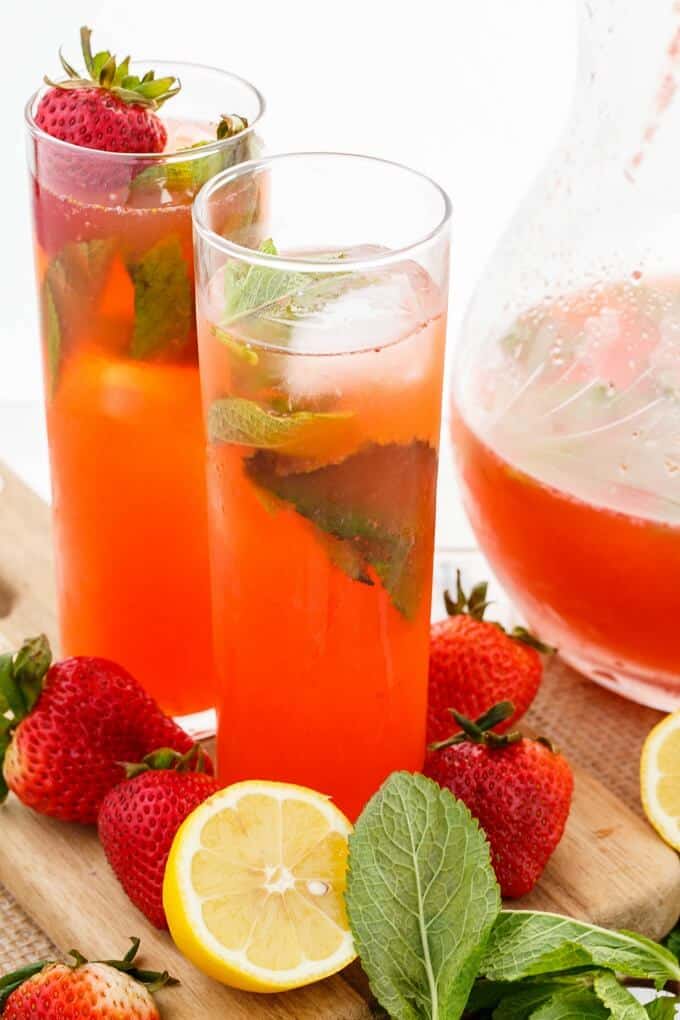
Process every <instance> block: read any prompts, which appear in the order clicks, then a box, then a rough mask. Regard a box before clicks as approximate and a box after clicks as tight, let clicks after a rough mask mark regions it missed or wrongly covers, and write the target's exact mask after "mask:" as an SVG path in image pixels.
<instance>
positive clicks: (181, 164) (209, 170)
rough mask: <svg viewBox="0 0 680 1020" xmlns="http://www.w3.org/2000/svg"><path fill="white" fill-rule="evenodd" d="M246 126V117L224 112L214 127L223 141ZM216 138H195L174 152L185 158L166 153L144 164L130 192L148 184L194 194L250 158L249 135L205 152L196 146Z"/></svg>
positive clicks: (251, 157)
mask: <svg viewBox="0 0 680 1020" xmlns="http://www.w3.org/2000/svg"><path fill="white" fill-rule="evenodd" d="M247 127H248V121H247V119H246V118H245V117H239V116H238V115H236V114H233V115H225V116H223V117H222V119H221V120H220V123H219V124H218V126H217V131H216V138H215V140H216V141H223V140H225V139H228V138H235V137H236V136H237V135H240V134H242V133H243V132H244V131H246V129H247ZM215 140H212V139H205V140H204V141H200V142H194V144H193V145H189V146H187V147H186V148H185V149H178V150H177V152H176V155H179V154H180V153H182V152H186V154H187V158H186V159H171V160H169V159H168V158H167V157H166V158H165V159H160V160H159V161H158V162H157V163H152V164H151V165H150V166H147V167H145V169H144V170H142V171H141V172H140V173H138V174H137V175H136V177H135V178H134V179H133V181H132V184H131V189H132V191H133V193H134V192H135V191H140V190H143V189H144V188H148V187H163V188H166V189H167V190H168V191H170V192H179V191H186V192H189V193H190V194H195V193H196V192H197V191H198V190H199V189H200V188H201V187H202V186H203V185H204V184H205V183H206V181H209V180H210V179H211V178H212V177H215V176H216V175H217V174H219V173H221V171H222V170H227V169H228V168H229V167H230V166H234V165H235V164H236V163H244V162H246V160H249V159H253V158H255V156H254V155H253V153H252V148H253V147H252V145H251V141H252V136H251V135H247V136H246V137H244V138H242V139H239V140H238V141H236V142H234V143H233V144H232V145H229V146H221V147H220V148H219V149H217V150H216V151H212V152H208V153H206V154H205V155H204V156H201V155H199V153H198V151H197V150H200V149H204V148H205V147H206V146H208V145H210V146H214V145H215Z"/></svg>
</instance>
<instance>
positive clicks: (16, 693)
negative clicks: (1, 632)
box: [0, 652, 26, 719]
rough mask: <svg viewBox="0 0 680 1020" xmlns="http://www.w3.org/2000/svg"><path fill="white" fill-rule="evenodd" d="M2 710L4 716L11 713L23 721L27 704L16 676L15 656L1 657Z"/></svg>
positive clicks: (9, 654) (0, 697)
mask: <svg viewBox="0 0 680 1020" xmlns="http://www.w3.org/2000/svg"><path fill="white" fill-rule="evenodd" d="M0 708H1V709H2V712H3V715H4V713H5V712H7V711H9V712H11V713H12V715H13V716H14V718H15V719H23V717H24V716H25V714H26V702H25V700H24V696H23V693H22V691H21V688H20V687H19V685H18V684H17V682H16V678H15V675H14V656H13V655H12V654H11V653H9V652H8V653H6V654H5V655H0Z"/></svg>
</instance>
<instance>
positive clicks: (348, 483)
mask: <svg viewBox="0 0 680 1020" xmlns="http://www.w3.org/2000/svg"><path fill="white" fill-rule="evenodd" d="M244 470H245V472H246V475H247V476H248V477H249V478H250V479H251V480H252V481H253V482H255V484H256V485H258V486H260V488H262V489H264V490H266V491H267V492H269V493H271V494H273V495H274V496H276V497H278V499H280V500H282V501H283V502H285V503H288V504H291V505H292V506H293V507H294V508H295V509H296V510H297V512H298V513H299V514H301V515H302V516H303V517H306V518H307V519H308V520H310V521H311V522H312V523H313V524H314V525H315V526H316V527H317V528H318V529H319V530H320V531H321V532H324V533H326V534H328V535H332V536H334V537H335V538H336V539H339V540H341V541H343V542H346V543H348V544H349V546H350V550H351V552H350V550H348V556H350V555H351V556H352V557H353V559H352V562H353V563H354V564H356V558H357V556H358V557H359V559H360V560H361V562H362V563H363V564H364V568H363V569H362V570H361V575H363V576H358V575H357V576H356V577H355V579H357V580H364V579H365V577H366V576H367V575H368V572H369V568H372V569H373V570H374V572H375V574H376V575H377V576H378V578H379V579H380V581H381V582H382V584H383V586H384V588H385V589H386V591H387V592H388V594H389V596H390V598H391V600H392V603H393V605H394V606H395V608H396V609H398V610H399V612H401V613H403V614H404V616H406V617H407V618H412V617H413V616H414V614H415V613H416V611H417V608H418V606H419V604H420V601H421V599H422V597H423V593H424V591H425V589H426V588H427V587H428V586H429V583H430V570H431V556H430V555H428V550H429V547H430V543H429V539H428V536H427V535H426V534H425V533H424V530H423V529H425V528H429V527H431V522H432V519H433V512H434V494H435V485H436V475H437V454H436V451H435V450H434V449H433V447H431V446H429V445H428V444H427V443H423V442H420V441H418V440H414V441H413V442H412V443H409V444H404V445H401V444H397V443H388V444H385V445H380V444H378V443H369V444H367V445H366V446H363V447H361V449H359V450H358V451H357V452H356V453H353V454H351V455H350V456H348V457H345V459H344V460H342V461H340V463H330V464H327V465H325V466H323V467H319V468H315V469H312V470H304V466H303V470H301V471H300V472H299V473H296V472H295V469H294V463H293V462H292V458H285V457H283V456H281V455H280V454H277V453H273V452H268V451H265V450H259V451H258V452H257V453H256V454H254V456H252V457H249V458H247V459H246V460H245V461H244ZM335 562H336V563H338V564H339V561H337V560H336V561H335ZM350 576H354V575H353V574H352V573H350Z"/></svg>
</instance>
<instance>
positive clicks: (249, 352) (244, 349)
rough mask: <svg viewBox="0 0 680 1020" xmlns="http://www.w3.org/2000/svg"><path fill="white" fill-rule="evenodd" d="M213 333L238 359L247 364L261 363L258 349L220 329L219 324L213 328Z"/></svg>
mask: <svg viewBox="0 0 680 1020" xmlns="http://www.w3.org/2000/svg"><path fill="white" fill-rule="evenodd" d="M211 333H212V334H213V336H214V337H216V338H217V339H218V340H219V341H220V343H221V344H224V346H225V347H226V348H227V350H228V351H229V353H230V354H231V355H232V356H233V357H234V358H235V359H236V360H237V361H241V362H243V364H245V365H251V366H253V367H254V366H255V365H257V364H258V363H259V360H260V358H259V355H258V353H257V351H255V350H253V348H252V347H249V346H248V344H246V343H243V342H242V341H241V340H236V339H235V338H234V337H232V336H230V335H229V333H226V332H225V331H224V330H223V329H219V328H218V327H217V326H213V327H212V328H211Z"/></svg>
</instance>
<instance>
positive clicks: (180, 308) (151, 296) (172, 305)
mask: <svg viewBox="0 0 680 1020" xmlns="http://www.w3.org/2000/svg"><path fill="white" fill-rule="evenodd" d="M130 275H131V276H132V281H133V283H134V285H135V325H134V331H133V334H132V345H131V349H130V354H131V355H132V357H133V358H148V357H149V356H150V355H153V354H157V353H158V352H159V351H161V350H163V348H165V347H168V346H169V345H170V344H174V345H177V346H180V345H182V344H184V343H186V341H187V340H188V338H189V335H190V334H191V330H192V326H193V321H194V312H193V297H192V291H191V281H190V279H189V272H188V270H187V265H186V261H185V259H184V255H183V254H182V246H181V244H180V242H179V238H177V237H168V238H165V239H163V240H162V241H159V242H158V243H157V244H155V245H154V246H153V248H150V249H149V250H148V251H147V252H146V253H145V255H144V256H143V257H142V258H141V259H140V260H139V261H138V262H136V263H134V264H133V265H131V266H130Z"/></svg>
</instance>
